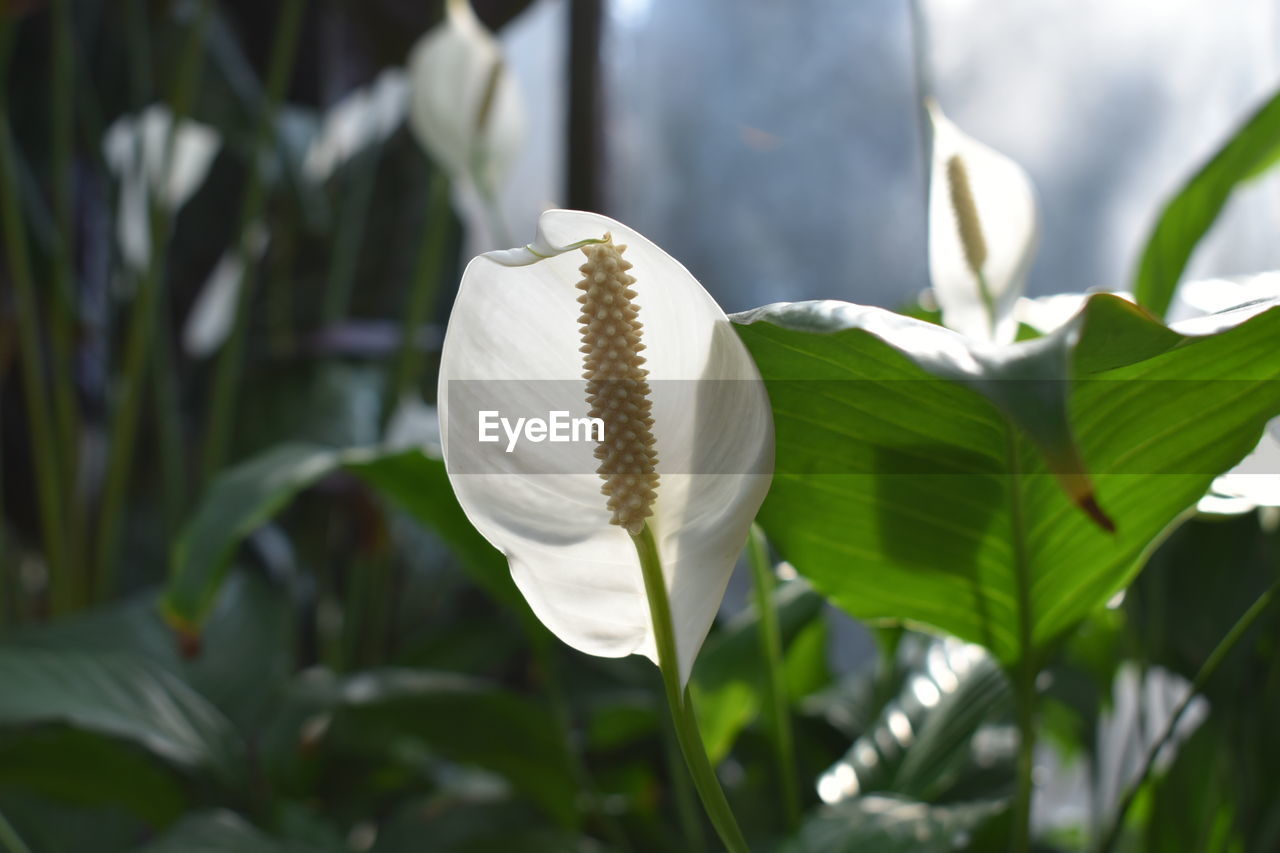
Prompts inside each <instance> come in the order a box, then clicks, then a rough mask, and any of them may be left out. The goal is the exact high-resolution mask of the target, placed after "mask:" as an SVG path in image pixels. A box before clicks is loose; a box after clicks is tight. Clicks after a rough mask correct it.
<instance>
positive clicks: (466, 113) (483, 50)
mask: <svg viewBox="0 0 1280 853" xmlns="http://www.w3.org/2000/svg"><path fill="white" fill-rule="evenodd" d="M409 124H410V127H412V129H413V132H414V134H415V135H416V136H417V138H418V141H419V142H420V143H421V144H422V145H423V147H425V148H426V149H427V153H428V154H430V155H431V157H432V158H433V159H434V160H435V161H436V162H437V163H438V164H440V166H442V167H443V168H444V169H445V170H446V171H447V172H449V174H450V176H451V177H452V178H453V179H454V180H455V181H457V180H463V179H465V180H469V181H471V182H473V183H474V184H475V185H476V186H477V188H478V189H479V190H480V191H481V192H482V193H487V194H491V193H493V192H495V191H496V190H497V188H498V186H499V184H500V183H501V180H502V177H503V176H504V175H505V174H506V173H507V170H508V169H509V168H510V166H511V163H512V161H513V160H514V159H515V156H516V154H517V153H518V152H519V150H520V145H521V142H522V140H523V137H524V111H523V109H522V107H521V102H520V96H519V92H518V91H517V89H516V85H515V82H514V80H513V79H512V76H511V75H510V74H509V73H507V69H506V64H505V62H504V61H503V57H502V50H501V48H500V47H499V45H498V42H497V40H496V39H495V38H494V37H493V35H492V34H491V33H490V32H488V31H487V30H486V29H485V28H484V25H483V24H481V23H480V21H479V19H477V18H476V16H475V12H473V11H472V9H471V4H470V3H469V2H468V0H447V2H446V5H445V17H444V20H443V21H441V22H440V23H439V24H438V25H436V26H435V27H432V28H431V29H430V30H429V31H428V32H427V33H426V35H424V36H423V37H422V38H421V39H420V40H419V41H418V43H417V44H416V45H415V46H414V48H413V51H412V52H411V54H410V56H409Z"/></svg>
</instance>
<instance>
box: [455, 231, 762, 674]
mask: <svg viewBox="0 0 1280 853" xmlns="http://www.w3.org/2000/svg"><path fill="white" fill-rule="evenodd" d="M606 234H611V235H612V237H613V240H614V242H615V243H620V244H623V245H625V246H626V247H627V248H626V251H625V253H624V257H625V259H626V260H628V261H629V262H630V263H631V264H633V267H632V269H631V270H630V272H631V275H633V276H634V277H635V279H636V281H635V284H634V285H632V287H633V289H634V290H635V292H636V298H635V304H636V305H637V306H638V310H639V320H640V322H641V323H642V324H643V333H642V335H643V337H642V341H643V343H644V344H645V347H646V349H645V351H644V356H645V358H646V359H647V363H646V364H645V367H646V369H647V370H648V371H649V376H648V381H649V383H650V386H651V388H652V394H651V399H652V403H653V412H652V414H653V418H654V426H653V434H654V438H655V447H656V450H657V454H658V472H659V475H660V478H661V479H660V482H659V485H658V488H657V499H656V501H655V503H654V506H653V516H652V517H651V518H650V519H649V526H650V528H651V529H652V531H653V534H654V538H655V541H656V542H657V546H658V551H659V553H660V554H661V557H662V563H663V572H664V575H665V578H666V584H667V590H668V593H669V596H670V599H671V610H672V619H673V623H674V629H675V638H676V647H677V656H678V658H679V666H680V678H681V681H682V682H686V681H687V680H688V678H689V673H690V671H691V669H692V666H693V661H694V660H695V658H696V657H697V654H698V650H699V649H700V648H701V646H702V642H703V640H704V639H705V637H706V634H707V631H708V629H709V628H710V626H711V623H712V621H713V619H714V618H715V614H716V612H717V611H718V609H719V607H720V602H721V599H722V597H723V595H724V589H725V585H726V584H727V583H728V580H729V576H730V574H732V572H733V567H734V564H735V563H736V562H737V559H738V555H739V553H740V552H741V550H742V548H743V545H744V543H745V542H746V539H747V534H748V531H749V529H750V526H751V522H752V520H753V519H754V518H755V515H756V511H757V510H758V509H759V507H760V504H761V502H762V501H763V500H764V496H765V493H766V492H767V491H768V488H769V483H770V480H771V478H772V472H773V447H774V441H773V417H772V413H771V410H770V407H769V399H768V395H767V393H766V391H765V387H764V383H763V382H762V381H761V379H760V374H759V371H758V370H757V369H756V366H755V363H754V362H753V361H752V359H751V357H750V355H748V353H747V350H746V347H745V346H743V344H742V342H741V341H740V340H739V339H738V336H737V334H736V333H735V332H734V331H733V329H732V327H731V326H730V323H729V320H728V319H727V318H726V317H725V314H724V312H723V311H722V310H721V309H720V306H719V305H717V304H716V303H715V301H714V300H713V299H712V298H711V296H710V295H708V294H707V292H706V291H705V290H704V289H703V288H702V286H701V285H700V284H699V283H698V281H697V280H696V279H695V278H694V277H693V276H692V275H691V274H690V273H689V272H688V270H686V269H685V268H684V267H683V266H681V265H680V263H679V262H677V261H676V260H675V259H674V258H672V257H671V256H670V255H668V254H667V253H666V252H664V251H662V250H661V249H660V248H658V247H657V246H655V245H654V244H653V243H651V242H650V241H649V240H647V239H645V238H644V237H643V236H641V235H640V234H638V233H636V232H635V231H633V230H632V229H630V228H628V227H627V226H625V225H622V224H620V223H618V222H615V221H614V220H612V219H609V218H607V217H604V216H600V215H598V214H593V213H581V212H576V211H566V210H552V211H548V212H546V213H544V214H543V215H542V217H541V218H540V220H539V223H538V234H537V238H536V240H535V241H534V242H533V243H531V244H529V245H528V246H526V247H524V248H519V249H511V250H507V251H501V252H491V253H488V254H485V255H481V256H479V257H477V258H475V259H473V260H472V261H471V263H470V264H469V265H468V266H467V269H466V272H465V273H464V274H463V278H462V283H461V285H460V287H459V290H458V296H457V299H456V301H455V302H454V307H453V313H452V315H451V316H450V318H449V326H448V329H447V330H446V333H445V340H444V347H443V352H442V354H441V360H440V386H439V393H438V400H439V407H440V421H441V424H442V433H441V444H442V449H443V454H444V461H445V467H446V469H447V470H448V472H449V475H450V479H451V481H452V483H453V487H454V489H455V491H456V492H457V495H458V500H459V502H460V503H461V504H462V507H463V509H464V510H465V512H466V514H467V517H468V518H469V519H470V520H471V522H472V524H474V525H475V527H476V529H477V530H479V531H480V533H481V534H483V535H484V537H485V538H486V539H488V540H489V542H490V543H492V544H493V545H494V547H496V548H498V549H499V550H500V551H502V552H503V553H504V554H505V555H506V557H507V559H508V561H509V563H510V566H511V573H512V577H513V578H514V579H515V582H516V585H517V586H518V587H519V588H520V590H521V592H522V593H523V594H524V596H525V598H526V599H527V600H528V602H529V605H530V606H531V607H532V608H533V611H534V613H535V614H537V616H538V618H539V619H541V620H542V622H543V624H545V625H546V626H547V627H548V628H549V629H550V630H551V631H552V632H554V633H555V634H556V635H557V636H558V637H560V639H562V640H563V641H564V642H566V643H568V644H569V645H571V646H573V647H574V648H576V649H579V650H581V651H583V652H587V653H589V654H594V655H601V656H605V657H621V656H623V655H628V654H632V653H639V654H644V655H646V656H648V657H649V658H651V659H653V660H655V662H656V660H657V649H656V645H655V641H654V636H653V629H652V624H651V619H650V614H649V607H648V603H647V600H646V597H645V589H644V582H643V578H642V576H641V571H640V565H639V561H638V558H637V556H636V551H635V548H634V545H633V543H632V541H631V537H630V536H629V535H628V534H627V532H626V531H625V530H623V529H622V528H621V527H618V526H616V525H613V524H611V523H610V513H609V511H608V509H607V508H606V504H605V497H604V495H603V494H601V491H600V487H601V482H602V481H601V479H600V478H599V476H597V475H596V474H595V473H593V472H594V471H595V469H596V465H597V464H598V463H597V461H596V460H595V458H594V457H593V455H592V453H593V450H594V447H595V445H594V443H592V442H589V441H582V442H575V443H572V444H561V445H551V444H549V443H530V442H528V441H525V442H523V443H521V444H519V445H518V446H517V448H516V449H515V451H514V452H510V453H508V452H505V450H504V448H505V443H498V444H481V443H480V442H479V441H478V440H477V433H476V423H477V416H478V413H477V408H484V407H485V405H486V404H484V403H477V402H476V401H477V400H479V399H482V398H484V397H485V393H486V390H487V389H491V388H495V387H496V388H499V389H500V392H501V395H502V398H501V400H500V403H499V404H500V406H501V411H502V414H503V415H507V414H519V415H525V414H530V413H541V414H542V416H544V417H545V416H546V413H548V412H549V411H555V410H567V411H569V412H570V414H571V416H573V417H580V416H583V415H585V414H586V412H587V404H586V399H585V382H584V381H583V380H582V378H581V377H582V371H583V366H582V353H581V352H580V351H579V347H580V346H581V339H580V333H579V330H578V317H579V313H580V309H581V306H580V305H579V303H578V301H577V297H578V296H579V295H580V291H579V290H578V289H577V288H576V284H577V282H578V281H579V280H580V279H581V277H582V276H581V273H580V272H579V271H578V267H579V266H580V265H581V264H582V263H583V262H584V260H585V258H584V256H583V254H582V253H581V252H579V251H577V249H578V248H579V247H581V246H582V245H584V244H586V243H592V242H598V241H600V240H601V239H602V238H603V237H604V236H605V235H606ZM494 383H501V384H500V385H496V384H494ZM488 405H493V404H492V403H490V404H488Z"/></svg>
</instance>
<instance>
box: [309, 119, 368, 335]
mask: <svg viewBox="0 0 1280 853" xmlns="http://www.w3.org/2000/svg"><path fill="white" fill-rule="evenodd" d="M381 159H382V143H375V144H373V145H371V146H370V147H369V150H367V151H364V152H363V153H361V154H358V155H357V160H356V162H355V163H353V164H352V166H351V168H350V169H349V170H348V173H347V174H346V175H345V176H344V178H345V179H344V180H343V187H342V189H343V191H344V192H343V195H344V196H345V198H344V199H343V203H342V204H341V205H340V213H339V217H340V219H339V226H338V234H337V237H336V239H335V240H334V243H333V255H332V257H331V258H330V260H329V279H328V281H327V282H326V283H325V292H324V311H323V316H324V321H325V323H328V324H333V323H337V322H338V321H339V320H341V319H342V318H343V317H345V316H346V315H347V312H348V311H349V310H350V308H351V291H352V289H353V286H354V284H355V278H356V268H357V265H358V263H357V262H358V261H359V260H360V247H361V245H362V244H363V242H364V229H365V223H367V222H368V221H369V203H370V201H371V200H372V198H373V187H374V184H375V183H377V180H376V179H377V176H378V162H379V161H380V160H381Z"/></svg>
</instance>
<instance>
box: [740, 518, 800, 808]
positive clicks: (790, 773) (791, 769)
mask: <svg viewBox="0 0 1280 853" xmlns="http://www.w3.org/2000/svg"><path fill="white" fill-rule="evenodd" d="M747 562H748V563H749V564H750V566H751V582H752V587H753V590H754V592H755V604H756V616H757V618H758V619H759V624H760V652H761V657H762V658H763V660H764V682H765V690H764V693H765V695H764V704H765V719H766V720H767V721H768V724H769V737H770V740H772V741H773V753H774V757H775V758H776V759H777V762H778V780H779V784H780V785H781V786H782V808H783V813H784V815H785V816H786V821H787V829H788V830H790V831H795V829H796V828H797V827H798V826H799V825H800V789H799V786H798V785H797V782H796V761H795V744H794V742H793V739H792V734H791V716H790V712H789V710H788V699H787V682H786V672H785V671H784V670H783V666H782V632H781V629H780V628H779V626H778V611H777V608H776V607H775V606H774V601H773V591H774V588H775V587H776V586H777V581H776V579H775V578H774V576H773V565H772V564H771V563H770V561H769V551H768V546H767V543H766V541H765V538H764V531H763V530H761V529H760V526H759V525H757V524H753V525H751V538H749V539H748V540H747Z"/></svg>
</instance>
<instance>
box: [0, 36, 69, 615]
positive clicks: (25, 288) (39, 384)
mask: <svg viewBox="0 0 1280 853" xmlns="http://www.w3.org/2000/svg"><path fill="white" fill-rule="evenodd" d="M12 45H13V22H12V19H11V18H9V17H5V16H0V116H3V119H0V219H3V229H4V242H5V245H6V247H7V249H8V251H7V253H6V254H7V255H8V261H9V275H10V278H11V279H12V281H13V303H14V312H15V313H16V314H17V318H18V322H17V327H18V347H19V352H20V354H21V359H22V386H23V393H24V395H25V402H26V409H27V428H28V436H29V439H30V441H31V446H32V450H33V455H34V457H35V459H34V463H35V465H34V467H35V478H36V498H37V500H38V502H39V508H40V525H41V531H40V532H41V538H42V539H43V543H44V550H45V558H46V560H47V561H48V564H49V576H50V579H51V580H50V583H51V585H52V595H53V605H54V609H55V611H58V610H61V609H65V607H66V606H67V602H68V598H69V595H70V592H71V589H70V587H69V586H68V582H69V580H70V578H69V577H68V575H67V560H66V550H65V548H64V541H65V540H64V532H65V528H64V527H63V524H62V517H63V516H62V513H63V508H64V507H65V505H66V504H65V503H64V497H63V490H62V482H63V481H62V479H61V478H60V477H59V469H58V460H57V456H56V449H55V447H54V444H53V433H52V431H51V429H50V408H49V400H48V399H47V395H46V394H45V393H44V389H45V387H46V385H47V383H46V382H45V379H44V377H43V376H42V372H41V364H42V362H43V360H42V358H41V346H40V339H39V332H38V330H39V329H40V328H41V324H40V319H39V307H38V304H37V301H36V294H35V287H34V285H33V280H32V274H31V258H30V255H29V254H28V252H27V234H26V229H25V228H24V227H23V220H22V211H21V208H20V205H19V202H18V174H17V156H16V154H15V143H14V139H13V129H12V127H11V126H10V123H9V103H8V100H9V99H8V70H9V54H10V48H11V47H12Z"/></svg>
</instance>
